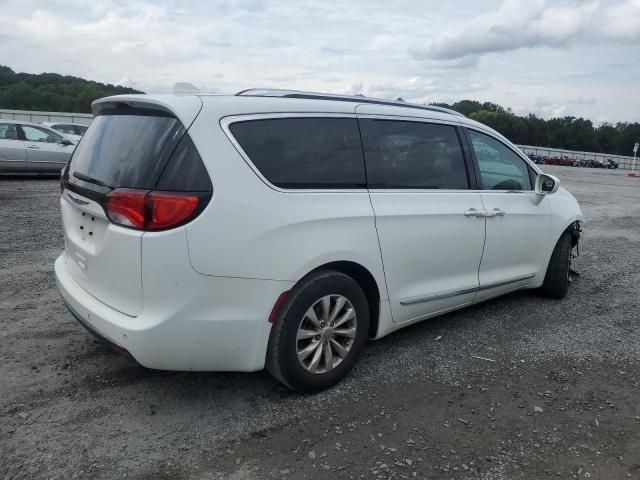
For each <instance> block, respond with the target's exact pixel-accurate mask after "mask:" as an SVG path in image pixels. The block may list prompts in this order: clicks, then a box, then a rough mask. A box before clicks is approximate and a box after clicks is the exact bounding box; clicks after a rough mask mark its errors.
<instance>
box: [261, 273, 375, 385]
mask: <svg viewBox="0 0 640 480" xmlns="http://www.w3.org/2000/svg"><path fill="white" fill-rule="evenodd" d="M368 331H369V305H368V302H367V297H366V296H365V294H364V292H363V291H362V288H361V287H360V285H358V283H357V282H356V281H355V280H354V279H353V278H351V277H349V276H348V275H345V274H343V273H340V272H337V271H333V270H323V271H318V272H314V273H311V274H310V275H308V276H307V277H305V278H303V279H302V280H301V281H300V282H299V283H298V284H297V285H296V286H295V287H294V288H293V289H292V290H291V291H290V292H289V294H288V295H287V299H286V300H285V302H284V303H283V304H282V306H281V308H280V309H279V311H278V314H277V315H276V319H275V321H274V324H273V327H272V330H271V336H270V338H269V348H268V351H267V361H266V367H267V370H269V372H270V373H271V374H272V375H273V376H274V377H275V378H276V379H277V380H279V381H280V382H282V383H284V384H285V385H287V386H289V387H290V388H292V389H294V390H297V391H299V392H317V391H320V390H324V389H326V388H329V387H331V386H333V385H335V384H336V383H338V382H339V381H340V380H342V378H344V377H345V376H346V375H347V373H348V372H349V371H350V370H351V369H352V368H353V365H354V364H355V362H356V360H357V358H358V356H359V355H360V353H361V352H362V349H363V348H364V344H365V342H366V340H367V336H368Z"/></svg>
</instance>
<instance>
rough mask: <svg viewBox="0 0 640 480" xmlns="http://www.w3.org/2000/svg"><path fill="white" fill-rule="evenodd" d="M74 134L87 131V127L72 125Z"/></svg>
mask: <svg viewBox="0 0 640 480" xmlns="http://www.w3.org/2000/svg"><path fill="white" fill-rule="evenodd" d="M74 128H75V132H76V135H80V136H82V135H84V132H86V131H87V127H82V126H80V125H74Z"/></svg>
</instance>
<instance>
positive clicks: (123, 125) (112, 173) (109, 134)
mask: <svg viewBox="0 0 640 480" xmlns="http://www.w3.org/2000/svg"><path fill="white" fill-rule="evenodd" d="M184 132H185V129H184V127H183V126H182V124H181V123H180V122H179V121H178V120H177V119H176V118H173V117H164V116H157V117H156V116H150V115H98V116H97V117H96V118H95V119H94V120H93V122H91V126H90V127H89V128H88V130H87V131H86V133H85V134H84V136H83V137H82V141H81V142H80V143H79V144H78V146H77V147H76V150H75V152H74V153H73V157H72V158H71V163H70V165H69V177H70V178H72V177H75V178H78V176H80V177H85V178H86V177H90V178H92V179H94V180H97V181H98V182H100V183H103V184H105V185H107V186H110V187H114V188H116V187H128V188H148V189H152V188H153V187H154V185H155V184H156V182H157V180H158V177H159V176H160V173H161V172H162V170H163V168H164V166H165V164H166V162H167V159H168V158H169V156H170V155H171V153H172V152H173V150H174V149H175V147H176V146H177V144H178V142H179V141H180V139H181V138H182V136H183V134H184ZM76 173H77V174H78V175H74V174H76Z"/></svg>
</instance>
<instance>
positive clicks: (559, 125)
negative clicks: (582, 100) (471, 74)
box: [433, 100, 640, 156]
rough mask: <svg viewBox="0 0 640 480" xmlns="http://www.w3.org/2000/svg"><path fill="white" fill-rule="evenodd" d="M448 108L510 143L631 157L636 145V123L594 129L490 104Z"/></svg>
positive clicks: (639, 129) (639, 138) (639, 128)
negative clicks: (476, 122)
mask: <svg viewBox="0 0 640 480" xmlns="http://www.w3.org/2000/svg"><path fill="white" fill-rule="evenodd" d="M433 105H436V106H439V107H446V108H451V109H453V110H455V111H457V112H460V113H462V114H463V115H466V116H467V117H469V118H471V119H472V120H476V121H478V122H480V123H484V124H485V125H488V126H489V127H491V128H493V129H494V130H497V131H498V132H500V133H501V134H502V135H504V136H505V137H507V138H508V139H509V140H511V141H512V142H513V143H517V144H520V145H535V146H541V147H552V148H561V149H566V150H578V151H583V152H597V153H610V154H616V155H627V156H631V155H633V145H634V143H635V142H640V123H638V122H633V123H629V122H618V123H616V124H610V123H603V124H601V125H599V126H597V127H596V126H594V125H593V123H592V122H591V120H587V119H585V118H581V117H580V118H576V117H571V116H566V117H559V118H550V119H549V120H545V119H544V118H540V117H538V116H536V115H533V114H529V115H527V116H518V115H515V114H514V113H513V112H511V110H510V109H505V108H504V107H502V106H500V105H497V104H495V103H491V102H484V103H480V102H477V101H475V100H462V101H460V102H456V103H454V104H452V105H449V104H446V103H434V104H433Z"/></svg>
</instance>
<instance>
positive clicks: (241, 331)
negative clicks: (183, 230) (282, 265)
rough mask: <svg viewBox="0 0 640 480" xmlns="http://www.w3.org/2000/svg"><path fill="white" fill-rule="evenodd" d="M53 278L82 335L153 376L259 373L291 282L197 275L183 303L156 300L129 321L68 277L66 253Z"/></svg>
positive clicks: (172, 300) (169, 281)
mask: <svg viewBox="0 0 640 480" xmlns="http://www.w3.org/2000/svg"><path fill="white" fill-rule="evenodd" d="M55 277H56V283H57V286H58V289H59V291H60V294H61V295H62V298H63V299H64V302H65V304H66V305H67V307H68V308H69V310H70V311H71V313H72V314H73V316H74V317H75V318H76V319H77V320H78V321H79V322H80V323H81V324H82V325H83V326H84V327H85V328H87V329H88V330H89V331H90V332H91V333H92V334H93V335H94V336H96V337H97V338H99V339H101V340H103V341H106V342H107V343H109V344H111V345H112V346H113V347H114V348H116V349H117V350H119V351H125V352H127V353H129V354H130V355H131V356H132V357H133V358H134V359H135V360H136V361H137V362H138V363H140V365H142V366H144V367H147V368H154V369H159V370H184V371H190V370H194V371H195V370H198V371H256V370H261V369H262V368H264V362H265V357H266V351H267V344H268V341H269V333H270V330H271V325H270V324H269V323H268V321H267V319H268V317H269V313H270V311H271V308H272V306H273V304H274V303H275V301H276V299H277V298H278V296H279V295H280V294H281V293H282V292H283V291H285V290H288V289H290V288H291V282H280V281H272V280H255V279H240V278H221V277H211V276H205V275H200V274H195V275H194V277H193V278H192V281H191V282H190V285H188V289H186V291H188V292H189V293H188V295H185V297H184V298H183V299H182V300H183V301H181V302H179V303H177V302H176V301H175V298H173V299H170V300H171V301H168V302H167V304H166V305H162V301H161V300H158V301H156V302H155V303H154V304H153V305H149V306H145V305H143V309H142V313H141V314H140V315H138V316H137V317H132V316H129V315H126V314H124V313H121V312H119V311H117V310H115V309H113V308H111V307H109V306H108V305H106V304H105V303H103V302H101V301H100V300H98V299H97V298H95V297H93V296H92V295H91V294H89V293H88V292H87V291H86V290H84V289H83V288H82V287H81V286H80V285H79V284H78V283H77V282H76V281H75V280H74V279H73V277H72V276H71V274H70V272H69V269H68V267H67V256H66V253H63V254H62V255H60V256H59V257H58V259H57V260H56V262H55ZM171 281H172V279H171V278H167V282H168V283H169V284H170V283H171ZM143 303H144V302H143ZM145 307H148V308H145Z"/></svg>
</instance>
